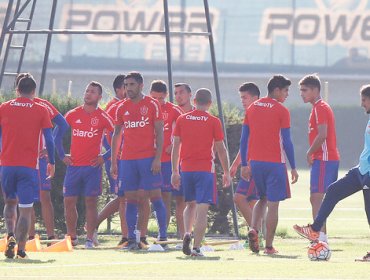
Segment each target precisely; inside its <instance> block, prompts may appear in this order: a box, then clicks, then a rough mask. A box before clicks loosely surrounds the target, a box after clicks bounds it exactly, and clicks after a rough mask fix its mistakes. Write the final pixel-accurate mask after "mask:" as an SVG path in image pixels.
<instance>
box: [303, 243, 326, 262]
mask: <svg viewBox="0 0 370 280" xmlns="http://www.w3.org/2000/svg"><path fill="white" fill-rule="evenodd" d="M307 255H308V258H309V259H310V260H311V261H328V260H329V259H330V257H331V251H330V248H329V245H328V244H327V243H325V242H323V241H317V242H312V243H311V245H310V246H309V247H308V252H307Z"/></svg>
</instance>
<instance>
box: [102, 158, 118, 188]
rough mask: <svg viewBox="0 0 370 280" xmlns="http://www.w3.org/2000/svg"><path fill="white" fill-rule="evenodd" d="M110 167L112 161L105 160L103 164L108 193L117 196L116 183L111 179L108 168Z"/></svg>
mask: <svg viewBox="0 0 370 280" xmlns="http://www.w3.org/2000/svg"><path fill="white" fill-rule="evenodd" d="M118 164H119V162H118ZM111 165H112V161H111V160H106V161H105V162H104V167H105V173H106V174H107V177H108V181H109V193H111V194H117V192H118V183H117V180H115V179H114V178H113V177H112V175H110V167H111ZM118 170H119V169H118Z"/></svg>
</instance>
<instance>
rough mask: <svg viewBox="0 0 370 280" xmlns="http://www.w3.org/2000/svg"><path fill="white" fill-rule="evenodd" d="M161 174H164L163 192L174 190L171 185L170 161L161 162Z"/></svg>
mask: <svg viewBox="0 0 370 280" xmlns="http://www.w3.org/2000/svg"><path fill="white" fill-rule="evenodd" d="M161 174H162V188H161V190H162V192H172V191H173V187H172V185H171V175H172V166H171V162H170V161H166V162H162V163H161Z"/></svg>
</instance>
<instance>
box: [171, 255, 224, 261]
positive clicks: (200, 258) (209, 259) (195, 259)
mask: <svg viewBox="0 0 370 280" xmlns="http://www.w3.org/2000/svg"><path fill="white" fill-rule="evenodd" d="M176 259H178V260H183V261H186V260H190V261H218V260H220V259H221V257H217V256H215V257H191V256H182V257H176Z"/></svg>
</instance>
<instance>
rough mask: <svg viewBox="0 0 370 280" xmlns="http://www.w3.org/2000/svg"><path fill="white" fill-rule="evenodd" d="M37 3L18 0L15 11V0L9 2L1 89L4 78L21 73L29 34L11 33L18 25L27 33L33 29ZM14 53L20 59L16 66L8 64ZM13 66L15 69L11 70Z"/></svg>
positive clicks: (2, 41) (1, 40) (3, 37)
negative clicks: (10, 56)
mask: <svg viewBox="0 0 370 280" xmlns="http://www.w3.org/2000/svg"><path fill="white" fill-rule="evenodd" d="M22 2H24V3H22ZM36 2H37V1H36V0H26V1H22V0H17V1H16V3H15V8H14V9H13V7H14V0H9V4H8V8H7V11H6V15H5V18H4V24H3V28H2V32H1V36H0V54H1V53H2V50H3V47H4V45H6V47H5V51H4V56H3V59H2V61H1V70H0V87H1V84H2V81H3V78H4V77H6V76H10V77H13V78H15V77H16V76H17V75H18V74H19V73H20V72H21V69H22V64H23V59H24V54H25V52H26V47H27V41H28V36H29V33H24V34H18V35H17V36H14V35H15V34H13V33H11V32H10V31H12V30H14V29H15V28H16V27H17V25H19V26H20V27H23V28H24V30H27V31H29V30H30V29H31V24H32V19H33V15H34V12H35V7H36ZM13 10H14V13H13ZM11 14H13V18H11ZM17 37H18V38H17ZM19 38H20V40H19ZM17 39H18V40H17ZM17 41H19V43H17ZM12 53H15V56H14V57H17V58H18V62H17V63H16V65H9V63H8V59H9V55H11V54H12ZM12 66H13V68H11V67H12ZM15 66H16V67H15ZM15 68H16V69H15Z"/></svg>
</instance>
